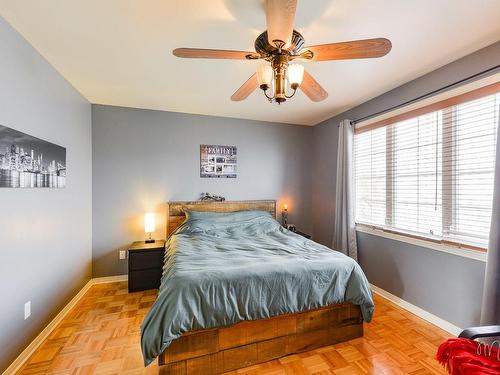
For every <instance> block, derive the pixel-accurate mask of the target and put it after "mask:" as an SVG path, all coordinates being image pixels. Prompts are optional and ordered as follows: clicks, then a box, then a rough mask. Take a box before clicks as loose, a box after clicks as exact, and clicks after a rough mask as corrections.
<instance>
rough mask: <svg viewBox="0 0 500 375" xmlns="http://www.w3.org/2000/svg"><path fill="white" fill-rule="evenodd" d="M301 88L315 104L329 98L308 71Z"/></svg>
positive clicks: (305, 71)
mask: <svg viewBox="0 0 500 375" xmlns="http://www.w3.org/2000/svg"><path fill="white" fill-rule="evenodd" d="M299 88H300V89H301V90H302V91H303V92H304V94H306V95H307V97H308V98H309V99H311V100H312V101H313V102H320V101H322V100H325V99H326V98H327V97H328V93H327V92H326V91H325V89H324V88H323V87H321V85H320V84H319V83H318V82H317V81H316V80H315V79H314V78H313V76H312V75H310V74H309V73H308V72H307V70H304V78H302V83H301V84H300V86H299Z"/></svg>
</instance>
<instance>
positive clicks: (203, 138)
mask: <svg viewBox="0 0 500 375" xmlns="http://www.w3.org/2000/svg"><path fill="white" fill-rule="evenodd" d="M311 140H312V128H310V127H304V126H296V125H285V124H271V123H266V122H257V121H249V120H239V119H232V118H221V117H212V116H199V115H190V114H184V113H173V112H161V111H151V110H140V109H130V108H120V107H111V106H100V105H93V106H92V149H93V153H92V155H93V275H94V277H100V276H108V275H119V274H124V273H126V271H127V267H126V264H127V263H126V260H119V256H118V250H121V249H126V248H127V246H128V245H129V244H130V243H131V242H132V241H137V240H142V239H144V232H143V224H142V220H143V215H144V213H145V212H146V211H154V212H156V213H157V222H158V225H157V232H156V233H155V237H156V238H158V239H159V238H165V220H164V218H165V202H167V201H169V200H195V199H197V198H198V197H199V195H200V193H201V192H205V191H208V192H212V193H216V194H221V195H224V196H225V197H226V199H228V200H241V199H277V200H279V205H280V206H281V204H282V203H285V202H286V203H288V204H289V211H290V220H289V221H290V222H292V223H295V224H297V226H298V227H299V228H300V229H302V230H304V231H308V232H310V230H311V228H312V219H311V207H310V206H311V178H310V177H311V176H310V165H311V156H310V155H311ZM200 144H223V145H234V146H237V148H238V177H237V178H236V179H206V178H203V179H202V178H200V176H199V173H200V172H199V163H200V160H199V159H200V155H199V153H200V151H199V147H200Z"/></svg>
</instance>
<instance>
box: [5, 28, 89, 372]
mask: <svg viewBox="0 0 500 375" xmlns="http://www.w3.org/2000/svg"><path fill="white" fill-rule="evenodd" d="M0 56H1V59H0V82H1V85H0V124H2V125H5V126H9V127H12V128H14V129H17V130H20V131H23V132H26V133H28V134H31V135H33V136H36V137H39V138H42V139H45V140H47V141H50V142H54V143H57V144H59V145H62V146H65V147H66V151H67V166H68V179H67V187H66V188H65V189H10V188H2V189H1V190H0V207H1V216H0V251H1V260H0V296H1V299H2V302H3V304H2V308H1V309H0V327H1V328H0V330H1V331H0V348H2V349H1V351H0V372H2V371H3V370H4V369H5V368H6V367H7V366H8V365H9V364H10V363H11V362H12V361H13V360H14V359H15V357H16V356H17V355H18V354H19V353H20V352H21V351H22V350H23V349H24V348H25V347H26V346H27V345H28V344H29V342H30V341H31V340H32V339H33V338H34V337H35V336H36V335H37V334H38V333H39V332H40V330H41V329H42V328H44V327H45V326H46V324H47V323H48V322H49V321H50V320H51V319H52V318H53V317H54V316H55V315H56V314H57V313H58V312H59V311H60V309H61V308H62V307H63V306H64V305H65V304H66V303H67V302H68V300H69V299H71V297H73V295H74V294H75V293H76V292H77V291H78V290H79V289H81V287H82V286H83V285H84V284H85V282H86V281H87V280H89V278H90V276H91V252H92V250H91V246H92V242H91V236H92V226H91V220H92V213H91V207H92V206H91V205H92V201H91V193H92V190H91V189H92V185H91V178H92V166H91V160H92V159H91V124H90V121H91V107H90V104H89V103H88V102H87V101H86V100H85V99H83V98H82V97H81V96H80V95H79V94H78V93H77V92H76V91H75V90H74V89H73V88H72V87H71V86H70V85H69V84H68V83H67V82H66V81H65V80H64V79H63V78H62V77H61V76H60V75H59V74H58V73H57V72H56V71H55V70H54V69H53V68H52V67H51V66H50V65H49V64H48V63H47V62H46V61H45V60H44V59H43V58H42V57H41V56H40V55H39V54H38V53H37V52H36V51H35V50H34V49H33V48H32V47H31V46H30V45H29V44H28V43H27V42H26V41H25V40H24V39H22V37H21V36H20V35H19V34H18V33H17V32H15V31H14V30H13V29H12V28H11V27H10V26H9V25H8V24H7V23H6V22H5V21H4V20H3V19H2V18H0ZM28 300H31V303H32V306H31V309H32V315H31V317H30V318H28V319H27V320H26V321H25V320H24V303H25V302H26V301H28Z"/></svg>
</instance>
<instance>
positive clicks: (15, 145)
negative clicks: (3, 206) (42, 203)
mask: <svg viewBox="0 0 500 375" xmlns="http://www.w3.org/2000/svg"><path fill="white" fill-rule="evenodd" d="M0 187H10V188H64V187H66V148H64V147H62V146H59V145H56V144H54V143H50V142H47V141H44V140H43V139H40V138H36V137H33V136H31V135H29V134H26V133H23V132H20V131H17V130H14V129H12V128H8V127H7V126H3V125H0Z"/></svg>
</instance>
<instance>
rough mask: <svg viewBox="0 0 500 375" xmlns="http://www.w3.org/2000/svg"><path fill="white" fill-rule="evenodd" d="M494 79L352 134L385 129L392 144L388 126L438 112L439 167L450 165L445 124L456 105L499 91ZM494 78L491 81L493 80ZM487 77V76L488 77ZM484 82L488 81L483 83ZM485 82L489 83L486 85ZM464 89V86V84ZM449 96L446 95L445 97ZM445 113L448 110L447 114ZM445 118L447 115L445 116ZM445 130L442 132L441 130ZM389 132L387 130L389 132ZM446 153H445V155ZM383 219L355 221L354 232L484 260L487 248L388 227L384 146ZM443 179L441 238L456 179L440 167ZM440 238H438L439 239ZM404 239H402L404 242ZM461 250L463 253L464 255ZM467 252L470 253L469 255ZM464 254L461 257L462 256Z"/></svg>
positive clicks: (390, 153) (449, 220) (389, 153)
mask: <svg viewBox="0 0 500 375" xmlns="http://www.w3.org/2000/svg"><path fill="white" fill-rule="evenodd" d="M495 76H496V77H497V80H496V82H495V81H494V83H490V84H484V83H483V85H482V86H480V87H479V88H476V89H472V90H470V89H469V91H465V92H463V93H461V94H459V95H455V96H451V97H447V98H446V99H443V100H439V101H434V102H431V103H430V104H428V105H421V106H420V107H416V108H415V109H411V110H408V109H407V110H406V111H404V112H402V113H399V114H396V115H393V116H390V117H386V118H384V119H381V120H378V121H374V122H372V123H370V124H367V125H362V126H359V125H357V126H356V127H355V131H354V132H355V134H359V133H363V132H366V131H373V130H375V129H377V128H380V127H386V145H388V144H390V145H394V129H393V127H392V126H389V125H392V124H395V123H397V122H401V121H404V120H407V119H411V118H415V117H418V116H421V115H424V114H427V113H431V112H437V111H442V113H441V116H442V118H441V121H442V124H443V135H442V145H441V147H442V150H441V152H442V158H441V164H442V166H443V165H444V164H445V163H450V162H453V161H454V158H455V157H456V156H455V152H456V149H455V146H456V144H455V141H454V138H453V136H454V134H455V132H454V130H453V129H452V127H448V126H445V121H446V123H449V122H453V121H455V119H456V107H455V106H457V105H459V104H462V103H465V102H469V101H473V100H476V99H480V98H482V97H485V96H489V95H494V94H497V93H499V92H500V74H498V75H495ZM495 76H494V77H493V78H495ZM490 78H491V77H490ZM486 82H488V81H486ZM488 83H489V82H488ZM466 86H468V85H466ZM448 95H449V94H448ZM448 111H451V113H449V112H448ZM448 115H449V116H448ZM445 129H446V131H445ZM389 130H390V131H389ZM445 151H446V152H445ZM385 152H386V219H385V225H386V226H388V227H385V226H378V225H373V224H366V223H362V222H356V223H355V225H356V230H357V231H360V232H364V233H369V234H374V235H382V237H388V238H392V239H396V240H399V241H402V240H403V241H405V242H410V243H415V241H416V242H417V244H418V245H419V246H425V247H430V248H433V249H437V250H443V248H445V249H446V250H444V251H445V252H452V253H455V254H457V255H462V256H466V257H470V258H474V259H478V260H484V261H486V253H487V247H480V246H475V245H472V244H468V243H465V242H456V241H450V240H446V239H443V238H438V237H433V236H432V235H425V234H423V233H418V232H410V231H405V230H403V229H397V228H392V227H390V226H392V225H393V223H392V222H391V223H389V222H388V220H393V219H394V215H393V214H394V212H393V211H394V197H393V193H394V189H393V184H394V176H393V164H392V162H393V159H394V147H386V150H385ZM445 176H447V178H448V179H449V180H448V181H452V183H451V184H444V183H443V184H441V185H442V186H441V190H442V191H441V194H442V213H441V215H442V225H441V226H442V237H445V236H446V234H448V233H450V229H451V227H452V225H453V224H454V223H455V222H456V202H455V194H454V193H455V189H456V183H455V181H456V176H455V174H454V172H453V171H450V170H448V169H446V168H442V180H443V181H445ZM440 237H441V236H440ZM405 239H406V240H405ZM464 251H465V253H464ZM470 253H473V256H471V254H470ZM464 254H465V255H464Z"/></svg>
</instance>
